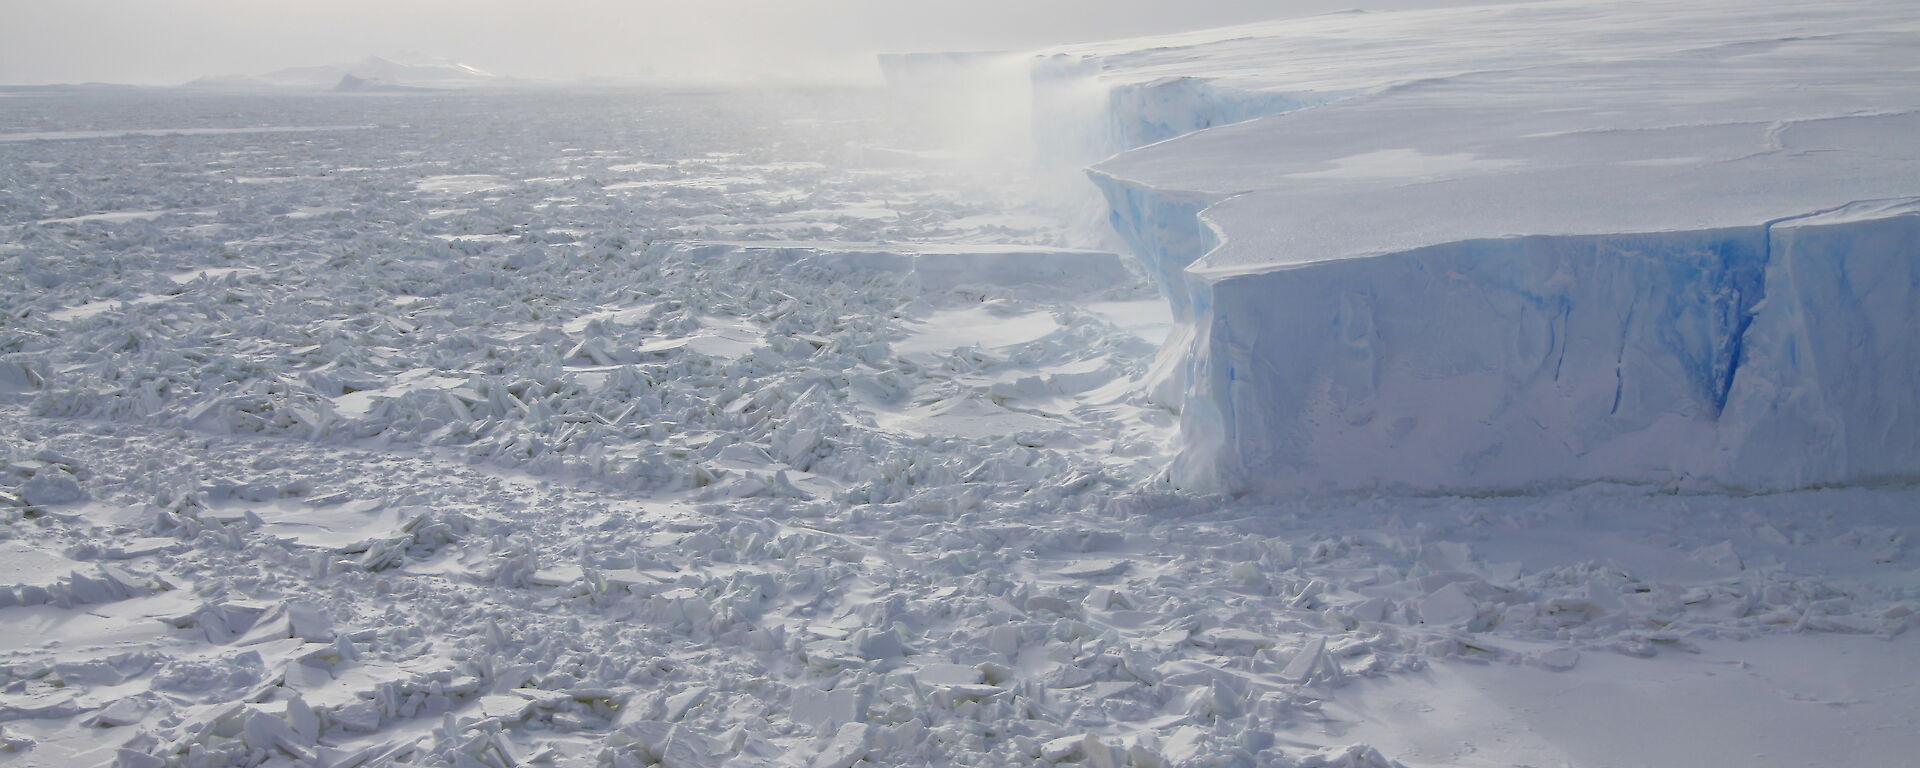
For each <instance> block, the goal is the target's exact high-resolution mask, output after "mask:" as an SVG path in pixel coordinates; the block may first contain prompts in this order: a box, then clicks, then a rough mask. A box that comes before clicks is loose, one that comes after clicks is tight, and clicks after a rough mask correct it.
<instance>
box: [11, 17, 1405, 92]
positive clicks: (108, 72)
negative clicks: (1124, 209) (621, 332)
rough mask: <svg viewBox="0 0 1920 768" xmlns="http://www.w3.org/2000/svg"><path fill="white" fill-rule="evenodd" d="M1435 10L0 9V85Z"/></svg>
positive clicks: (825, 52)
mask: <svg viewBox="0 0 1920 768" xmlns="http://www.w3.org/2000/svg"><path fill="white" fill-rule="evenodd" d="M1439 2H1441V0H1384V1H1383V0H965V1H964V2H962V1H960V0H680V1H678V2H669V1H667V0H546V1H545V2H535V1H532V0H0V83H10V84H30V83H69V82H84V81H102V82H118V83H143V84H172V83H180V82H184V81H187V80H191V79H193V78H195V77H200V76H203V75H217V74H257V73H261V72H267V71H272V70H275V69H280V68H283V67H291V66H306V65H314V64H328V63H335V62H346V61H355V60H359V59H362V58H365V57H367V56H370V55H388V54H394V53H398V52H403V51H411V52H417V53H421V54H426V55H429V56H441V57H446V58H451V59H455V60H458V61H461V62H464V63H467V64H471V65H473V66H476V67H479V68H481V69H486V70H489V71H493V72H496V73H498V74H504V75H515V76H521V77H536V78H573V77H579V76H583V75H599V76H609V77H635V76H665V77H674V78H695V79H734V78H742V77H756V76H761V75H767V74H774V75H777V76H784V77H795V76H801V77H835V78H847V77H859V76H863V75H867V74H869V73H872V72H874V70H873V68H872V64H871V62H872V59H873V54H874V53H876V52H881V51H915V50H956V49H958V50H979V49H992V50H999V49H1020V48H1028V47H1036V46H1041V45H1045V44H1049V43H1057V42H1074V41H1084V40H1098V39H1105V38H1112V37H1125V36H1132V35H1142V34H1151V33H1154V32H1160V31H1176V30H1182V29H1197V28H1201V27H1208V26H1218V25H1221V24H1230V23H1235V22H1242V21H1254V20H1259V19H1266V18H1276V17H1281V16H1297V15H1303V14H1308V13H1319V12H1324V11H1328V10H1336V9H1341V8H1348V7H1354V6H1356V5H1365V6H1367V7H1383V6H1384V5H1388V4H1391V5H1398V6H1405V5H1415V4H1423V5H1424V4H1438V3H1439Z"/></svg>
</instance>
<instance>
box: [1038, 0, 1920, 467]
mask: <svg viewBox="0 0 1920 768" xmlns="http://www.w3.org/2000/svg"><path fill="white" fill-rule="evenodd" d="M1040 67H1041V68H1040V72H1041V73H1042V74H1043V75H1050V76H1052V77H1054V78H1056V79H1057V80H1058V84H1056V85H1054V86H1053V87H1054V88H1056V89H1061V90H1070V86H1069V84H1072V83H1082V84H1081V85H1078V86H1072V87H1077V88H1080V89H1082V90H1085V89H1089V88H1092V89H1098V88H1101V87H1104V88H1106V89H1108V91H1109V92H1110V94H1111V96H1110V98H1109V99H1108V102H1107V104H1106V105H1105V109H1106V110H1107V114H1106V118H1107V119H1106V120H1105V121H1104V122H1101V121H1095V124H1099V125H1111V126H1117V128H1115V130H1116V131H1117V134H1118V135H1117V136H1116V137H1115V138H1114V141H1117V142H1118V143H1119V144H1121V145H1122V146H1126V145H1131V144H1137V143H1140V142H1141V141H1146V140H1153V139H1157V138H1164V137H1165V136H1166V135H1169V134H1170V133H1176V132H1178V128H1198V127H1204V126H1206V125H1210V124H1215V123H1217V122H1226V121H1229V120H1233V119H1242V118H1245V117H1249V116H1252V115H1248V114H1245V113H1246V112H1248V111H1257V110H1260V109H1264V110H1265V112H1268V113H1275V112H1277V113H1279V114H1271V115H1270V116H1265V117H1258V118H1257V119H1251V120H1246V121H1245V122H1240V123H1237V124H1234V125H1224V126H1218V127H1213V128H1211V129H1209V130H1202V131H1198V132H1196V133H1191V134H1188V135H1185V136H1181V137H1178V138H1172V139H1170V140H1167V141H1163V142H1161V143H1158V144H1154V145H1153V146H1149V147H1144V148H1141V149H1137V150H1135V151H1130V152H1125V153H1122V154H1120V155H1118V156H1117V157H1114V158H1112V159H1110V160H1107V161H1105V162H1103V163H1101V164H1100V165H1098V166H1097V167H1096V170H1095V172H1094V178H1095V179H1096V181H1098V182H1099V183H1100V185H1101V186H1102V188H1103V189H1104V190H1105V192H1106V196H1107V198H1108V200H1109V202H1110V204H1111V206H1112V208H1113V218H1114V222H1115V224H1116V226H1117V227H1118V229H1119V230H1120V231H1121V232H1122V233H1123V234H1125V235H1126V236H1128V238H1129V240H1130V241H1131V242H1132V243H1133V245H1134V249H1135V250H1136V252H1138V253H1140V254H1141V255H1142V256H1143V257H1145V258H1146V259H1147V261H1148V262H1149V264H1150V266H1151V267H1152V268H1153V269H1154V271H1155V272H1157V273H1158V275H1159V277H1160V280H1161V281H1162V283H1163V285H1164V286H1166V289H1167V290H1168V292H1169V293H1170V295H1171V296H1172V297H1173V303H1174V305H1175V308H1176V311H1177V313H1178V314H1179V315H1180V317H1181V319H1182V320H1183V331H1182V333H1180V334H1179V335H1178V342H1177V345H1178V347H1179V351H1178V353H1177V354H1178V356H1179V358H1180V359H1177V360H1171V361H1169V364H1168V366H1167V370H1168V373H1167V375H1166V377H1165V383H1164V384H1163V392H1162V394H1163V396H1166V397H1167V398H1168V399H1171V397H1172V395H1173V394H1175V393H1176V392H1178V393H1179V394H1181V395H1183V396H1184V403H1185V408H1184V411H1183V425H1182V430H1183V440H1182V444H1183V448H1182V456H1181V458H1180V459H1179V460H1178V461H1177V462H1176V463H1175V465H1174V466H1173V469H1172V472H1173V475H1174V477H1175V478H1176V479H1177V480H1178V481H1179V482H1181V483H1182V484H1183V485H1187V486H1190V487H1215V488H1225V489H1233V490H1245V489H1269V490H1272V489H1302V488H1305V489H1315V490H1320V489H1347V490H1350V489H1372V488H1401V489H1412V490H1421V489H1436V488H1444V489H1451V490H1468V491H1507V490H1514V489H1527V488H1533V487H1539V486H1546V485H1560V484H1566V483H1570V482H1573V483H1577V482H1591V481H1596V480H1613V481H1623V482H1635V483H1653V484H1678V485H1682V486H1687V487H1719V488H1732V489H1742V490H1780V489H1788V488H1804V487H1812V486H1819V485H1824V484H1835V483H1855V482H1862V481H1885V480H1890V479H1910V478H1912V477H1914V476H1915V475H1916V474H1920V421H1916V419H1920V400H1916V397H1920V388H1916V387H1915V382H1916V381H1920V314H1917V313H1920V309H1916V307H1920V272H1916V271H1915V268H1914V265H1915V264H1916V255H1917V254H1920V251H1917V250H1916V247H1915V245H1914V244H1915V242H1916V240H1917V239H1920V150H1916V146H1920V145H1916V144H1915V143H1914V142H1913V141H1912V137H1913V136H1915V135H1920V116H1917V115H1920V112H1917V110H1920V6H1915V5H1913V4H1912V3H1903V2H1886V1H1884V0H1850V1H1847V2H1839V3H1763V4H1753V3H1733V2H1718V1H1717V0H1710V1H1708V2H1693V1H1688V2H1667V1H1666V0H1644V1H1636V2H1622V3H1592V2H1584V1H1579V0H1576V1H1574V2H1545V3H1522V4H1514V5H1508V6H1497V7H1481V8H1463V9H1445V10H1433V11H1409V12H1400V13H1381V14H1368V13H1360V14H1334V15H1330V16H1324V17H1318V18H1314V19H1307V20H1301V21H1297V22H1289V23H1280V24H1267V25H1253V26H1249V27H1242V28H1232V29H1229V30H1222V31H1215V32H1208V33H1197V34H1195V35H1188V36H1182V37H1177V38H1173V39H1164V40H1163V39H1155V40H1148V41H1133V42H1130V43H1126V44H1104V45H1099V46H1089V47H1086V48H1082V49H1075V50H1073V51H1070V52H1068V53H1062V54H1060V55H1058V56H1055V57H1053V58H1049V59H1046V60H1044V61H1043V62H1042V63H1041V65H1040ZM1074 73H1080V74H1082V75H1083V77H1082V78H1081V79H1079V80H1075V79H1073V78H1072V77H1071V75H1073V74H1074ZM1168 78H1172V79H1168ZM1262 100H1265V101H1264V102H1263V101H1262ZM1268 102H1270V103H1268ZM1311 104H1319V106H1314V107H1312V108H1306V109H1295V108H1294V107H1298V106H1303V105H1311ZM1263 105H1264V106H1263ZM1167 112H1173V113H1177V114H1184V115H1188V116H1189V117H1192V116H1195V115H1198V116H1201V117H1200V118H1193V119H1202V118H1205V117H1206V116H1207V115H1214V116H1215V117H1216V118H1218V119H1216V120H1214V122H1213V123H1209V122H1206V121H1205V120H1204V119H1202V122H1200V123H1199V124H1197V125H1195V124H1180V125H1179V126H1178V127H1177V128H1167V126H1166V121H1165V113H1167ZM1063 119H1064V118H1063ZM1066 122H1068V123H1069V124H1071V122H1072V121H1071V120H1067V121H1066ZM1064 133H1066V134H1068V135H1072V134H1073V131H1070V130H1069V131H1065V132H1064ZM1327 327H1331V328H1332V329H1333V330H1332V332H1328V333H1323V332H1319V331H1318V329H1320V328H1327ZM1309 328H1310V329H1315V330H1314V331H1311V332H1302V329H1309ZM1176 369H1178V370H1176Z"/></svg>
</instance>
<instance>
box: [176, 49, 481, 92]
mask: <svg viewBox="0 0 1920 768" xmlns="http://www.w3.org/2000/svg"><path fill="white" fill-rule="evenodd" d="M503 80H505V78H502V77H501V76H499V75H496V74H493V73H491V72H487V71H485V70H482V69H479V68H477V67H473V66H471V65H467V64H462V63H460V62H457V61H453V60H451V59H442V58H436V57H431V56H421V55H418V54H405V55H400V56H394V57H390V58H387V57H380V56H369V57H367V58H365V59H361V60H360V61H356V62H350V63H344V64H324V65H320V66H313V67H290V68H287V69H281V70H276V71H273V72H268V73H266V74H261V75H220V76H214V77H203V78H200V79H198V80H194V81H192V82H189V83H187V86H188V87H192V88H227V89H263V88H275V89H280V88H284V89H304V90H339V91H366V90H421V89H447V88H468V87H473V86H477V85H489V84H497V83H499V82H501V81H503Z"/></svg>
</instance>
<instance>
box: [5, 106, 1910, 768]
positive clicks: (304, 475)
mask: <svg viewBox="0 0 1920 768" xmlns="http://www.w3.org/2000/svg"><path fill="white" fill-rule="evenodd" d="M1114 71H1116V72H1124V71H1125V70H1124V68H1116V69H1115V70H1114ZM1210 87H1211V86H1210ZM1179 88H1180V89H1181V92H1182V93H1185V92H1187V91H1188V90H1189V89H1194V88H1196V86H1195V85H1194V84H1192V83H1188V84H1185V85H1181V86H1179ZM1207 90H1208V89H1207V88H1197V90H1196V92H1202V93H1204V92H1206V91H1207ZM1130 98H1131V97H1129V98H1121V99H1118V100H1117V101H1116V102H1114V103H1118V104H1122V105H1125V104H1130V103H1150V102H1152V101H1153V100H1152V99H1133V100H1130ZM1274 103H1276V104H1277V103H1279V102H1274ZM1288 103H1291V102H1288ZM886 111H887V109H886V106H885V103H884V102H882V101H878V100H875V99H874V98H872V95H871V94H862V93H851V92H831V91H822V92H818V93H807V94H802V95H801V96H800V97H797V98H791V99H782V98H780V97H776V96H774V95H771V94H765V93H710V94H697V93H683V94H665V93H635V92H617V91H608V92H590V93H546V94H540V93H473V94H440V95H409V96H407V97H404V98H389V97H334V96H325V97H322V96H314V97H291V96H288V97H270V96H249V97H228V96H218V95H210V94H203V95H194V96H183V95H181V94H177V93H170V92H169V93H150V92H133V93H127V94H41V95H33V96H15V97H9V98H8V99H7V103H6V109H5V110H0V139H5V140H3V141H0V173H4V176H5V181H6V183H5V184H0V227H3V228H4V229H0V280H3V281H4V287H5V294H4V295H5V296H6V304H5V310H6V315H5V318H6V319H5V320H4V325H0V436H3V437H0V446H3V447H4V450H5V451H6V456H5V457H4V458H5V459H6V464H5V465H4V468H0V491H4V492H5V493H6V494H8V496H7V497H4V499H3V500H5V501H7V502H8V503H7V505H5V506H0V514H4V515H5V519H6V522H5V525H4V527H0V531H4V536H5V538H4V540H3V541H0V583H3V584H4V586H3V587H0V750H3V751H0V761H3V762H5V763H6V764H10V765H21V766H67V765H96V764H103V763H116V762H117V763H118V764H120V765H124V766H155V765H222V766H224V765H323V766H333V767H335V768H346V767H348V766H359V765H368V766H371V765H422V766H426V765H439V766H460V767H462V768H465V767H467V766H475V765H480V766H513V765H526V764H531V765H557V766H610V767H616V766H617V767H619V768H627V767H629V766H647V765H654V764H659V765H664V766H668V767H669V768H689V767H692V766H722V765H728V766H742V767H744V766H757V765H767V766H819V767H822V768H828V767H831V768H848V767H850V766H853V765H855V764H859V763H862V762H863V761H864V763H865V764H867V765H874V766H879V765H953V766H975V765H1052V764H1069V765H1088V766H1121V765H1129V766H1137V767H1139V768H1146V767H1147V766H1163V765H1167V766H1171V765H1193V766H1213V765H1280V766H1389V765H1394V764H1396V762H1397V763H1400V764H1404V765H1408V766H1442V765H1445V766H1454V765H1461V766H1510V765H1536V766H1545V765H1578V766H1610V765H1621V766H1628V765H1663V766H1666V765H1672V766H1682V765H1685V766H1692V765H1701V766H1706V765H1714V766H1718V765H1752V766H1773V765H1781V766H1785V765H1827V764H1836V763H1849V762H1850V763H1858V764H1873V765H1896V764H1902V763H1905V762H1910V760H1911V755H1912V754H1914V753H1915V751H1916V749H1920V736H1917V735H1916V734H1915V733H1914V730H1913V729H1912V727H1911V725H1912V723H1913V722H1915V720H1916V717H1920V692H1916V690H1915V686H1913V685H1912V682H1913V681H1914V680H1915V679H1916V674H1917V673H1920V647H1916V645H1915V642H1916V640H1915V639H1914V633H1912V632H1910V631H1908V630H1909V629H1910V628H1911V627H1912V625H1913V624H1914V623H1915V622H1916V621H1920V619H1917V618H1916V616H1917V615H1920V573H1917V572H1916V569H1915V568H1914V566H1913V559H1912V558H1913V556H1914V555H1913V553H1912V551H1911V550H1912V541H1911V540H1912V539H1913V537H1914V536H1913V534H1914V532H1915V525H1914V521H1913V511H1914V509H1915V506H1916V503H1920V491H1915V490H1913V489H1911V488H1905V487H1880V488H1834V489H1827V490H1814V491H1799V492H1791V493H1776V494H1769V495H1759V496H1731V495H1713V494H1699V493H1674V492H1671V491H1670V489H1669V488H1667V487H1664V486H1661V487H1653V488H1649V487H1638V486H1610V485H1590V486H1586V487H1582V488H1577V489H1573V490H1563V491H1554V492H1548V493H1541V494H1535V495H1513V496H1493V497H1459V496H1429V497H1418V496H1415V497H1378V498H1376V497H1364V496H1348V497H1331V498H1325V499H1316V498H1312V497H1306V498H1299V497H1296V498H1293V499H1292V500H1288V501H1271V500H1269V501H1258V500H1251V499H1241V500H1235V499H1232V498H1228V497H1223V496H1207V495H1201V494H1196V493H1192V492H1182V491H1177V490H1173V489H1172V488H1171V487H1169V486H1168V485H1167V484H1166V483H1165V482H1164V480H1165V472H1166V470H1167V468H1168V457H1169V456H1170V455H1171V454H1172V452H1173V451H1174V448H1175V445H1176V441H1177V440H1178V439H1179V437H1178V435H1177V433H1176V430H1175V421H1176V420H1177V419H1178V418H1180V416H1178V415H1176V414H1175V413H1174V412H1173V411H1171V410H1169V409H1168V408H1166V407H1164V406H1162V405H1155V404H1152V403H1150V402H1149V401H1148V395H1147V393H1146V391H1145V390H1144V387H1145V385H1146V384H1147V383H1149V378H1150V366H1151V365H1152V363H1153V361H1154V357H1155V354H1156V345H1157V344H1158V342H1159V341H1160V340H1161V339H1162V338H1163V337H1165V336H1166V335H1167V334H1168V331H1169V328H1168V326H1169V325H1170V324H1171V323H1172V321H1173V320H1175V319H1176V318H1184V317H1190V316H1191V315H1190V314H1188V313H1191V312H1192V311H1193V308H1192V307H1190V306H1183V305H1179V304H1177V303H1176V306H1175V307H1174V308H1173V309H1172V310H1171V311H1172V313H1173V314H1172V315H1171V316H1170V315H1169V311H1170V310H1169V309H1168V305H1167V303H1165V302H1163V301H1162V300H1161V299H1160V298H1159V297H1158V294H1157V292H1156V290H1155V287H1154V282H1153V280H1152V278H1151V277H1147V276H1140V275H1136V274H1135V273H1134V272H1132V271H1129V269H1128V268H1127V266H1126V265H1125V263H1124V262H1123V261H1122V260H1121V259H1120V258H1119V257H1117V256H1115V255H1113V254H1110V253H1102V252H1099V251H1088V250H1073V249H1069V248H1064V247H1060V246H1065V245H1069V244H1071V242H1072V241H1071V240H1070V239H1068V238H1067V237H1065V236H1064V235H1063V234H1062V231H1063V230H1062V228H1061V227H1060V226H1059V225H1058V224H1057V223H1055V222H1052V221H1049V220H1048V219H1046V218H1045V217H1041V216H1035V215H1034V214H1032V213H1031V211H1032V210H1033V209H1034V206H1033V203H1034V202H1035V201H1033V200H1031V199H1030V197H1031V194H1030V192H1029V190H1031V189H1032V188H1033V187H1032V186H1031V185H1030V184H1029V183H1028V182H1027V181H1026V180H1025V179H1024V178H1023V177H1022V176H1020V175H1018V174H1012V173H1000V172H996V171H994V170H993V168H995V167H998V166H996V165H994V164H991V163H983V162H981V161H980V160H978V159H969V158H962V159H959V160H958V161H957V162H955V161H953V160H952V159H951V158H950V156H949V155H945V154H942V153H939V152H930V151H923V150H927V149H929V148H928V147H925V146H920V145H918V144H916V143H915V141H914V139H915V137H914V136H913V135H911V131H908V132H906V134H905V135H901V134H900V133H897V132H896V128H894V127H891V124H890V123H888V122H887V121H884V120H881V119H880V116H881V115H883V114H885V113H886ZM776 116H779V117H776ZM1236 116H1246V115H1240V114H1238V113H1236ZM1187 127H1198V126H1185V127H1175V128H1168V129H1167V130H1169V131H1174V132H1178V130H1185V129H1186V128H1187ZM1095 135H1099V131H1098V130H1094V129H1087V130H1086V131H1083V132H1082V133H1080V134H1076V136H1077V137H1076V138H1070V139H1060V140H1062V141H1070V142H1082V143H1084V141H1085V140H1087V139H1086V137H1088V136H1095ZM1207 135H1209V134H1208V133H1202V134H1196V136H1201V137H1204V136H1207ZM1043 138H1044V137H1043ZM1056 138H1058V137H1056ZM1148 138H1164V136H1158V135H1153V134H1152V132H1150V131H1141V132H1138V135H1133V134H1129V135H1128V136H1123V137H1121V138H1120V139H1117V141H1120V142H1122V143H1131V142H1135V141H1138V140H1144V139H1148ZM16 139H17V140H16ZM1099 140H1100V141H1106V140H1108V139H1107V138H1101V139H1099ZM1043 144H1044V142H1043ZM1394 167H1398V166H1397V165H1395V166H1394ZM1184 221H1185V222H1191V221H1192V216H1191V213H1189V214H1188V216H1187V218H1186V219H1185V220H1184ZM1168 226H1169V227H1171V228H1172V229H1170V230H1168V231H1180V230H1179V228H1180V227H1182V226H1185V227H1189V228H1191V227H1192V226H1194V225H1193V224H1191V223H1183V221H1182V220H1181V219H1179V218H1178V217H1173V218H1170V219H1168ZM1181 338H1182V337H1181V336H1180V335H1178V332H1176V336H1175V343H1176V346H1178V345H1179V344H1181V343H1184V342H1182V341H1181Z"/></svg>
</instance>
